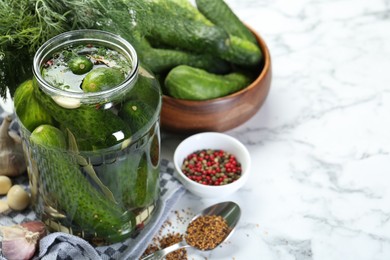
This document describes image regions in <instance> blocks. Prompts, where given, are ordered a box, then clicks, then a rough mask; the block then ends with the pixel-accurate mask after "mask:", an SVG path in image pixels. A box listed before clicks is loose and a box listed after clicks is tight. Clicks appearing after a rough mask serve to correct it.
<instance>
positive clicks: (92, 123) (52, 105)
mask: <svg viewBox="0 0 390 260" xmlns="http://www.w3.org/2000/svg"><path fill="white" fill-rule="evenodd" d="M34 82H35V84H33V85H34V95H35V97H36V98H37V100H38V102H39V103H40V104H41V105H42V106H43V107H44V108H45V109H46V111H48V112H49V113H50V114H51V116H52V117H53V118H54V119H55V120H56V121H58V122H60V123H61V125H62V126H63V127H66V128H68V129H69V130H70V131H71V132H72V133H73V134H74V136H75V137H76V140H77V144H78V148H79V149H80V150H82V151H90V150H97V149H101V148H108V147H111V146H114V145H117V144H120V143H121V142H122V141H124V140H126V139H127V138H129V137H130V136H131V129H130V127H129V126H128V125H127V124H126V123H125V122H124V121H123V120H122V119H121V118H119V117H118V116H117V115H115V114H113V113H112V112H111V111H109V110H104V109H99V108H98V107H95V106H88V105H81V106H80V107H78V108H75V109H67V108H64V107H61V106H59V105H58V104H57V103H56V102H55V101H54V100H53V99H52V98H51V97H50V96H49V95H47V94H45V93H44V92H43V91H42V90H41V89H40V88H39V87H38V86H37V84H38V83H37V82H36V81H35V80H34ZM117 132H121V133H122V134H123V136H122V138H120V139H119V138H117V137H116V136H115V135H114V134H115V133H117Z"/></svg>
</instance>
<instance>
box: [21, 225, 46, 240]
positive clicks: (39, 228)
mask: <svg viewBox="0 0 390 260" xmlns="http://www.w3.org/2000/svg"><path fill="white" fill-rule="evenodd" d="M20 225H21V226H22V227H24V228H26V229H27V230H28V231H30V232H34V233H38V234H39V239H41V238H42V237H44V236H45V235H46V226H45V224H43V222H41V221H29V222H24V223H22V224H20Z"/></svg>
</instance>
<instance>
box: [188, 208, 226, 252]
mask: <svg viewBox="0 0 390 260" xmlns="http://www.w3.org/2000/svg"><path fill="white" fill-rule="evenodd" d="M229 232H230V229H229V226H228V224H227V222H226V220H225V219H224V218H223V217H221V216H216V215H211V216H209V215H205V216H200V217H198V218H197V219H195V220H194V221H192V222H191V223H190V224H189V225H188V228H187V232H186V237H185V240H186V241H187V243H188V244H189V245H191V246H193V247H196V248H198V249H200V250H210V249H214V248H216V247H217V246H218V245H219V244H220V243H221V242H222V241H223V240H224V239H225V238H226V236H227V235H228V234H229Z"/></svg>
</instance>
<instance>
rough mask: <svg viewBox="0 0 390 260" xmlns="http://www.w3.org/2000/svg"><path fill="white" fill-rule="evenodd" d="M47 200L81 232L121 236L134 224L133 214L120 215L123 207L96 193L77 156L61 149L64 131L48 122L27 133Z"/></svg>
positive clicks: (113, 238) (114, 238) (112, 238)
mask: <svg viewBox="0 0 390 260" xmlns="http://www.w3.org/2000/svg"><path fill="white" fill-rule="evenodd" d="M30 141H31V143H32V145H33V147H34V148H35V149H38V151H39V152H38V153H36V156H40V158H39V159H38V160H37V163H38V166H39V169H40V178H41V179H42V180H41V181H42V182H43V183H45V184H46V185H44V187H45V189H46V191H47V196H50V197H49V198H48V199H49V200H52V201H55V203H57V206H58V208H59V209H60V210H63V211H64V212H65V214H66V215H67V216H68V217H69V218H70V219H72V220H71V221H74V222H75V223H77V224H78V225H79V226H80V228H81V229H82V230H83V231H87V232H90V233H95V232H96V234H97V235H98V236H100V235H101V236H104V237H107V238H108V240H109V241H112V242H114V241H116V240H118V239H121V238H123V237H122V236H124V234H123V233H122V230H123V228H124V223H126V224H125V225H130V226H131V227H133V228H134V227H135V217H134V216H130V215H127V216H126V217H124V216H123V213H124V210H123V209H122V208H120V207H119V206H118V205H116V204H114V203H112V201H110V200H109V199H107V198H106V197H104V196H103V195H102V193H100V192H98V191H97V190H96V188H94V187H93V186H92V185H91V183H90V182H89V181H87V179H86V178H85V177H84V176H83V174H82V172H81V170H80V166H79V165H78V163H77V158H76V156H77V155H74V156H73V155H71V154H70V153H67V152H64V149H65V148H66V141H65V137H64V134H63V133H62V132H61V131H60V130H59V129H57V128H55V127H53V126H50V125H42V126H39V127H37V128H36V129H35V130H34V131H33V132H32V134H31V136H30Z"/></svg>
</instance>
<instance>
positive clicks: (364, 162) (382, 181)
mask: <svg viewBox="0 0 390 260" xmlns="http://www.w3.org/2000/svg"><path fill="white" fill-rule="evenodd" d="M227 2H228V3H229V5H230V6H231V7H232V8H233V9H234V11H235V12H236V14H237V15H238V16H239V17H240V18H241V19H242V20H244V21H245V22H246V23H247V24H248V25H250V26H251V27H252V28H254V30H256V31H257V32H259V33H260V34H261V36H262V37H263V38H264V39H265V41H266V42H267V44H268V47H269V49H270V52H271V56H272V63H273V66H272V67H273V80H272V85H271V91H270V93H269V96H268V98H267V100H266V102H265V104H264V106H263V107H262V108H261V109H260V111H259V112H258V113H257V114H256V115H255V116H254V117H253V118H251V119H250V120H249V121H248V122H246V123H245V124H243V125H241V126H240V127H237V128H235V129H232V130H231V131H228V132H226V133H228V134H230V135H232V136H234V137H236V138H238V139H239V140H240V141H241V142H242V143H244V144H245V145H246V146H247V147H248V149H249V151H250V153H251V156H252V160H253V167H252V176H251V177H250V180H249V182H248V183H247V184H246V185H245V186H244V187H243V188H242V189H241V190H239V191H238V192H237V193H235V194H234V195H231V196H229V197H226V198H222V199H221V198H220V199H215V200H202V199H199V198H197V197H195V196H193V195H191V194H188V193H187V194H186V195H185V196H184V198H182V199H181V200H180V202H179V203H178V204H177V206H176V209H177V211H178V212H181V211H183V210H186V209H188V208H190V209H191V210H193V211H195V212H196V211H197V210H200V209H202V208H204V207H206V206H208V205H210V204H212V203H214V202H219V201H223V200H232V201H235V202H237V203H239V205H240V206H241V207H242V212H243V214H242V219H241V221H240V224H239V226H238V228H237V230H236V232H235V233H234V234H233V236H232V237H231V238H230V239H229V242H228V243H226V244H224V245H223V246H222V247H221V248H218V249H216V250H215V251H212V252H205V253H201V254H199V252H196V251H191V250H190V251H189V254H190V259H206V258H207V259H221V260H222V259H226V260H228V259H235V260H247V259H262V260H277V259H283V260H284V259H286V260H289V259H297V260H311V259H315V260H320V259H321V260H322V259H325V260H329V259H331V260H338V259H340V260H345V259H354V260H374V259H375V260H379V259H381V260H382V259H383V260H385V259H390V1H389V0H387V1H386V0H371V1H366V0H320V1H310V0H296V1H290V0H276V1H270V0H227ZM183 138H184V137H183V136H177V135H171V134H168V133H163V139H162V149H163V156H164V157H165V158H167V159H172V155H173V151H174V149H175V147H176V145H177V144H178V143H179V142H180V140H182V139H183ZM174 215H175V214H172V216H171V217H170V218H171V219H175V216H174Z"/></svg>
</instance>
